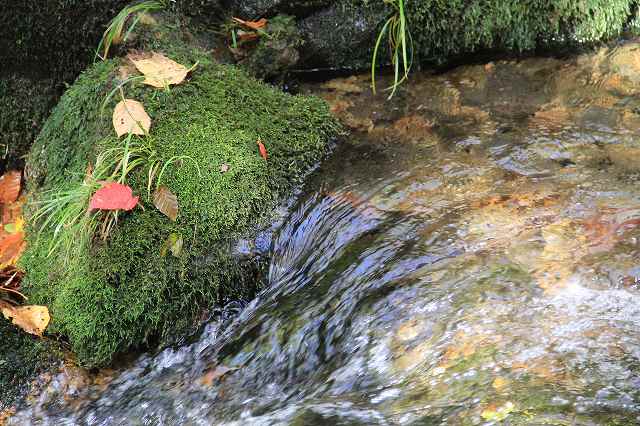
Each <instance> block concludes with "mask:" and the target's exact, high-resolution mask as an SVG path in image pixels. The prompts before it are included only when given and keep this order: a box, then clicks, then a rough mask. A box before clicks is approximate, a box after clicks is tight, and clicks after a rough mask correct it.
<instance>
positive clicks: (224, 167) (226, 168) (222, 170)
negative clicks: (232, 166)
mask: <svg viewBox="0 0 640 426" xmlns="http://www.w3.org/2000/svg"><path fill="white" fill-rule="evenodd" d="M228 171H229V165H228V164H226V163H225V164H223V165H221V166H220V173H227V172H228Z"/></svg>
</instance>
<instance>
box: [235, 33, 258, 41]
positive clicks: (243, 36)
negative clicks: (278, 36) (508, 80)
mask: <svg viewBox="0 0 640 426" xmlns="http://www.w3.org/2000/svg"><path fill="white" fill-rule="evenodd" d="M258 38H260V36H259V35H258V34H257V33H254V32H251V31H238V40H240V41H252V40H257V39H258Z"/></svg>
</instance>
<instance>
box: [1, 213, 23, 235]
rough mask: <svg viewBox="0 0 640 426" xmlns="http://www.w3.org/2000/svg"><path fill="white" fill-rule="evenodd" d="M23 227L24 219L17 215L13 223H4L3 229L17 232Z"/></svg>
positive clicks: (12, 232) (11, 232)
mask: <svg viewBox="0 0 640 426" xmlns="http://www.w3.org/2000/svg"><path fill="white" fill-rule="evenodd" d="M23 229H24V219H23V218H22V217H19V218H18V219H16V221H15V222H13V223H7V224H6V225H4V230H5V231H6V232H8V233H9V234H17V233H18V232H22V230H23Z"/></svg>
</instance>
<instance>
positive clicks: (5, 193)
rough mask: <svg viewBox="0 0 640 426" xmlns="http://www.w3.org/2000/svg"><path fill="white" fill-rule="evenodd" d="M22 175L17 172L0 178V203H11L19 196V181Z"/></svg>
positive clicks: (11, 172) (14, 171) (8, 173)
mask: <svg viewBox="0 0 640 426" xmlns="http://www.w3.org/2000/svg"><path fill="white" fill-rule="evenodd" d="M21 177H22V173H20V172H19V171H17V170H13V171H10V172H7V173H5V174H3V175H2V176H0V203H13V202H14V201H16V200H17V199H18V195H19V194H20V179H21Z"/></svg>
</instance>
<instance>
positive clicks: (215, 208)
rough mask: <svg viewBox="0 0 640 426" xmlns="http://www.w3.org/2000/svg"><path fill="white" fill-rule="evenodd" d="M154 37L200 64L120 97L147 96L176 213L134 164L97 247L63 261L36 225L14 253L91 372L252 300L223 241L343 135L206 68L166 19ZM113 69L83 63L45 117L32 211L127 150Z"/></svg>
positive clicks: (35, 296) (324, 117) (249, 280)
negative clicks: (131, 201)
mask: <svg viewBox="0 0 640 426" xmlns="http://www.w3.org/2000/svg"><path fill="white" fill-rule="evenodd" d="M149 33H150V34H154V36H153V37H149V38H146V39H145V41H144V47H145V49H147V50H154V51H157V52H162V53H163V54H165V55H166V56H168V57H169V58H171V59H173V60H175V61H177V62H179V63H182V64H185V65H187V66H191V65H193V64H195V63H196V62H197V63H198V65H197V67H196V68H195V69H194V71H193V72H192V73H191V76H190V78H189V79H188V81H185V82H183V83H182V84H181V85H179V86H175V87H172V88H171V89H170V90H163V89H156V88H152V87H149V86H146V85H142V84H140V83H139V82H138V83H131V84H127V85H125V86H124V94H125V96H126V97H127V98H132V99H136V100H138V101H140V102H142V103H143V104H144V107H145V109H146V111H147V112H148V113H149V115H150V117H151V119H152V125H151V130H150V134H149V135H148V136H146V137H145V138H144V140H145V143H147V144H149V145H150V146H152V148H153V150H154V151H155V152H156V153H157V155H158V157H159V158H160V159H161V160H162V161H164V162H165V163H166V162H167V161H169V160H170V159H172V158H174V159H175V158H177V157H180V158H181V160H180V161H173V162H170V163H166V164H168V166H167V167H166V169H165V171H164V173H163V174H162V182H161V183H162V185H165V186H166V187H168V188H169V189H170V190H171V191H172V192H173V193H174V194H176V196H177V198H178V202H179V215H178V218H177V221H176V222H172V221H171V220H169V219H168V218H167V217H166V216H164V215H163V214H162V213H160V212H159V211H158V210H156V208H155V207H154V205H153V203H152V200H151V197H150V196H149V194H148V192H147V180H148V176H147V170H146V169H143V168H140V170H136V171H134V172H133V173H132V174H130V176H129V177H128V179H127V183H128V184H129V185H130V186H131V187H132V188H133V191H134V194H136V195H139V196H140V202H141V204H142V207H140V206H139V207H137V208H136V209H134V210H133V211H131V212H128V213H126V214H121V215H120V218H119V220H118V223H117V226H115V228H114V229H113V230H112V231H111V232H110V234H109V235H108V237H107V239H106V241H102V240H101V239H99V238H94V239H93V240H92V241H91V243H90V244H87V245H86V246H83V245H81V246H80V250H79V251H76V253H75V255H74V256H71V257H70V256H68V253H67V252H65V251H64V250H57V251H55V252H54V253H53V254H52V255H48V251H49V248H50V243H51V238H52V234H51V231H48V230H47V229H39V225H40V224H39V223H33V221H32V222H31V223H30V226H29V228H30V232H29V241H28V243H29V245H28V249H27V251H26V252H25V254H24V255H23V257H22V260H21V267H22V268H24V269H25V270H26V271H27V274H26V276H25V278H24V281H23V288H24V291H25V292H26V293H27V294H28V295H29V297H30V302H31V303H39V304H45V305H47V306H49V308H50V310H51V313H52V318H53V320H52V324H51V326H50V328H49V330H48V331H49V333H56V334H59V335H61V336H64V338H66V339H68V341H69V342H70V344H71V347H72V349H73V351H74V352H75V353H76V354H77V356H78V359H79V361H80V362H81V363H82V364H84V365H88V366H96V365H105V364H107V363H109V362H110V361H111V359H112V357H113V356H114V355H115V354H117V353H121V352H124V351H127V350H129V349H132V348H139V347H148V346H149V345H155V344H157V343H158V342H162V341H170V340H172V338H173V337H174V336H175V335H176V334H177V333H181V332H184V331H185V330H188V329H189V328H190V327H191V326H193V324H194V323H195V322H196V320H197V318H198V316H199V315H201V314H202V312H203V308H211V307H214V306H215V304H216V303H219V302H223V301H224V300H227V299H234V298H241V297H248V296H250V295H251V294H250V293H251V290H252V288H253V287H255V285H256V283H255V282H254V277H252V276H248V275H247V271H246V269H245V268H243V266H242V265H240V264H239V262H238V261H237V260H236V259H235V258H234V257H233V256H232V255H231V254H230V246H231V245H232V243H233V241H235V240H237V239H238V238H239V237H240V236H243V235H247V233H250V232H251V231H252V230H253V229H255V228H256V226H259V225H264V224H267V223H268V222H269V218H270V212H271V211H272V208H273V207H274V206H275V205H276V204H277V202H278V201H279V200H281V199H282V196H283V195H285V194H287V192H288V191H289V190H290V189H291V188H292V187H293V186H294V185H296V184H298V183H299V182H300V181H301V178H302V177H303V176H304V175H305V174H306V173H307V172H308V171H309V170H311V168H312V167H313V166H314V165H315V164H317V162H318V161H319V160H320V159H321V157H322V156H323V154H324V153H325V152H326V150H327V146H328V142H329V141H330V139H331V138H332V137H333V136H334V135H335V133H336V131H337V130H338V129H337V125H336V124H335V122H334V121H333V119H332V118H331V117H330V114H329V111H328V108H327V106H326V105H325V104H324V102H323V101H321V100H319V99H316V98H311V97H299V96H290V95H288V94H285V93H282V92H280V91H278V90H276V89H274V88H272V87H270V86H268V85H266V84H264V83H261V82H258V81H256V80H254V79H252V78H250V77H248V76H247V75H246V74H245V73H243V72H242V71H240V70H238V69H236V68H234V67H230V66H223V65H219V64H217V63H215V62H214V61H213V60H212V59H211V56H210V55H209V54H208V53H207V52H206V51H204V50H202V49H200V48H199V47H196V46H195V44H194V42H193V37H191V36H190V35H189V34H187V33H184V32H182V29H180V28H176V27H175V26H165V25H163V24H158V27H157V28H153V29H152V31H150V32H149ZM187 40H189V41H188V42H187ZM121 63H122V61H121V60H120V59H114V60H109V61H106V62H99V63H96V64H95V65H93V66H91V67H89V69H88V70H86V71H85V72H84V73H82V74H81V75H80V77H79V78H78V79H77V81H76V82H75V83H74V84H73V86H72V87H71V88H70V89H69V90H67V92H66V93H65V94H64V95H63V97H62V98H61V100H60V103H59V104H58V105H57V107H56V108H55V109H54V110H53V112H52V114H51V116H50V117H49V119H48V120H47V122H46V123H45V125H44V127H43V130H42V132H41V133H40V135H39V137H38V138H37V140H36V142H35V144H34V146H33V147H32V150H31V153H30V156H29V158H28V163H27V171H28V185H29V193H30V196H31V202H32V204H30V205H31V206H32V207H31V211H32V212H33V211H34V209H35V208H37V202H38V201H40V200H41V198H42V196H41V195H39V194H43V193H45V192H46V191H48V190H56V191H62V190H66V189H72V188H74V187H77V186H78V185H80V184H82V181H83V179H84V175H85V171H86V170H87V167H88V165H89V164H92V163H93V162H94V161H95V159H96V155H97V154H99V153H100V152H102V151H104V150H107V149H110V148H114V147H121V146H122V145H123V144H124V142H123V140H122V139H118V138H116V137H115V133H114V131H113V128H112V123H111V111H112V110H113V107H114V105H115V103H116V101H117V100H118V99H113V100H111V101H110V102H109V103H108V104H107V106H106V113H104V114H101V106H102V104H103V102H104V100H105V97H106V96H107V95H108V93H110V92H111V91H112V89H113V88H114V87H116V86H117V85H118V84H120V83H121V80H120V79H121V76H120V71H119V69H118V67H119V66H120V65H121ZM116 98H117V97H116ZM135 138H138V137H137V136H134V139H135ZM258 139H260V140H262V141H263V143H264V145H265V146H266V149H267V151H268V160H266V161H265V159H263V158H262V157H261V155H260V153H259V149H258V145H257V143H256V142H257V140H258ZM38 197H40V198H38ZM143 207H144V208H143ZM98 214H100V213H98ZM31 217H32V216H31ZM28 220H29V218H28ZM176 236H179V237H180V238H181V239H182V240H183V248H182V250H181V251H180V252H178V253H177V254H171V253H168V252H167V250H166V242H167V241H168V240H170V239H171V238H175V237H176ZM71 237H73V236H71ZM163 247H164V248H165V249H163Z"/></svg>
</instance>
